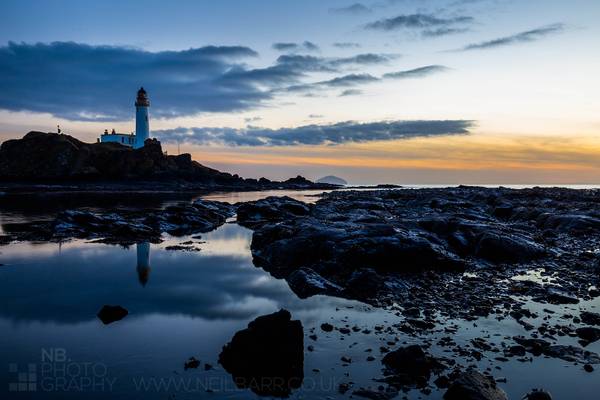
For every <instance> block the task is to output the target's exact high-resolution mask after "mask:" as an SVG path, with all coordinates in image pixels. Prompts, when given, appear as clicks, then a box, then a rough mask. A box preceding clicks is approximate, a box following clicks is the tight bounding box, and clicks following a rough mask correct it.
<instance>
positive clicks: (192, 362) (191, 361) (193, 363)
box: [183, 357, 200, 371]
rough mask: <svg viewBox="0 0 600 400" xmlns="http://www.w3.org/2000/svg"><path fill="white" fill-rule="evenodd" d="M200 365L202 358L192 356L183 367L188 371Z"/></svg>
mask: <svg viewBox="0 0 600 400" xmlns="http://www.w3.org/2000/svg"><path fill="white" fill-rule="evenodd" d="M199 366H200V360H198V359H196V358H195V357H190V358H189V359H188V360H187V361H186V362H185V364H184V365H183V369H184V370H186V371H187V370H188V369H196V368H198V367H199Z"/></svg>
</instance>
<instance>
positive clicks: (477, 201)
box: [238, 187, 600, 316]
mask: <svg viewBox="0 0 600 400" xmlns="http://www.w3.org/2000/svg"><path fill="white" fill-rule="evenodd" d="M599 205H600V192H599V191H595V190H579V191H578V190H569V189H559V188H549V189H541V188H535V189H524V190H512V189H504V188H499V189H487V188H478V187H458V188H445V189H419V190H413V189H409V190H404V189H400V190H374V191H344V192H332V193H327V194H324V195H323V197H322V199H321V200H319V201H318V202H317V203H316V204H312V205H308V204H303V203H301V202H298V201H296V200H293V199H289V198H273V197H271V198H268V199H264V200H259V201H257V202H252V203H245V204H242V205H239V206H238V221H239V223H240V224H242V225H245V226H248V227H250V228H252V229H254V231H255V232H254V235H253V238H252V246H251V248H252V254H253V257H254V262H255V264H256V265H257V266H260V267H262V268H264V269H265V270H267V271H269V272H270V273H271V274H272V275H273V276H275V277H277V278H283V279H286V280H287V281H288V282H289V284H290V287H291V288H292V290H293V291H294V292H296V294H298V295H299V296H300V297H306V296H310V295H315V294H329V295H334V296H341V297H348V298H352V299H358V300H362V301H366V302H369V303H371V304H382V302H384V303H385V302H386V301H387V302H391V301H398V300H400V301H402V302H406V303H408V302H410V297H411V296H412V295H411V293H410V292H411V291H412V292H415V294H416V291H417V290H421V291H422V292H421V293H422V296H423V295H424V296H427V299H424V298H422V296H421V300H422V301H424V300H428V301H433V302H435V303H437V304H440V303H442V304H443V302H449V301H450V299H451V298H452V297H453V296H454V295H455V294H458V297H457V302H458V301H459V300H460V303H461V304H464V305H467V306H469V307H473V308H474V309H473V310H471V315H472V316H483V315H487V314H489V312H490V311H491V309H492V304H493V303H494V302H496V301H500V300H501V299H502V298H503V297H505V295H508V294H509V291H520V292H521V293H520V294H525V295H529V296H531V297H533V298H534V300H535V301H538V302H547V303H551V304H577V303H578V302H579V299H580V298H581V297H584V296H586V295H588V293H585V292H584V290H585V286H584V285H583V283H584V282H583V280H587V283H589V285H588V286H587V287H590V286H592V285H593V282H591V281H590V280H589V277H590V276H591V275H592V274H593V273H594V271H595V269H596V268H597V267H598V265H599V264H598V262H599V261H598V260H600V256H598V255H594V254H593V253H590V252H589V251H587V249H594V248H597V245H598V244H600V224H598V223H597V222H598V221H600V211H598V210H600V207H598V206H599ZM533 267H537V268H548V269H549V270H550V269H552V271H556V270H558V269H564V271H568V272H567V274H568V275H569V277H568V279H561V282H562V283H564V285H556V286H544V285H540V284H538V283H536V282H520V281H515V282H514V283H513V282H510V281H509V282H508V284H507V283H506V282H503V283H501V284H500V286H498V285H496V286H492V285H491V283H490V284H489V285H488V284H486V281H490V279H487V278H488V277H491V281H494V280H495V278H496V277H497V278H500V276H502V275H504V278H506V272H503V271H508V270H511V269H515V268H521V269H522V268H526V269H530V268H533ZM464 271H472V272H475V273H476V274H479V275H481V277H469V278H468V279H469V280H470V283H472V285H458V284H457V282H456V281H453V282H448V279H451V278H448V277H451V276H452V275H451V274H453V273H460V272H464ZM415 273H418V274H423V273H425V274H426V277H425V279H424V277H423V275H419V276H418V278H413V277H414V276H415ZM576 274H578V279H576V280H579V284H578V283H575V282H573V283H572V284H570V283H569V280H571V281H572V279H573V276H572V275H576ZM582 274H587V275H582ZM565 277H566V276H565ZM442 281H443V282H442ZM449 283H450V284H449ZM497 283H498V282H496V284H497ZM438 285H439V286H440V287H437V286H438ZM415 286H416V287H415ZM459 286H460V287H459ZM509 286H511V287H509ZM484 287H485V290H484ZM440 288H442V290H443V292H437V291H435V289H440ZM459 289H460V293H455V291H457V292H458V291H459ZM449 291H452V292H451V293H450V292H449ZM423 292H425V293H424V294H423ZM486 292H487V293H486ZM589 294H592V293H591V292H590V293H589ZM595 295H597V294H595ZM478 296H479V298H481V296H483V297H484V298H485V297H493V298H495V300H493V301H492V302H487V301H479V300H478V299H477V297H478ZM450 312H452V313H455V312H454V311H451V310H450ZM466 312H467V310H465V313H466Z"/></svg>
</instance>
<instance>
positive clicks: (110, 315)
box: [98, 305, 129, 325]
mask: <svg viewBox="0 0 600 400" xmlns="http://www.w3.org/2000/svg"><path fill="white" fill-rule="evenodd" d="M127 314H129V311H127V310H126V309H125V308H123V307H121V306H111V305H104V306H103V307H102V308H101V309H100V311H99V312H98V318H99V319H100V321H102V323H103V324H104V325H108V324H110V323H113V322H116V321H120V320H122V319H123V318H125V317H126V316H127Z"/></svg>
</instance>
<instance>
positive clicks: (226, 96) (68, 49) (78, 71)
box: [0, 42, 397, 121]
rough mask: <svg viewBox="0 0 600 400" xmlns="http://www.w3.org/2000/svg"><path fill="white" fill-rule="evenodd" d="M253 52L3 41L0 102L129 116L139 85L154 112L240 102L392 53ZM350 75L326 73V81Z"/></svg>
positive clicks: (70, 113) (84, 114)
mask: <svg viewBox="0 0 600 400" xmlns="http://www.w3.org/2000/svg"><path fill="white" fill-rule="evenodd" d="M302 46H303V47H304V48H307V47H311V46H316V45H314V44H312V43H310V42H304V43H303V44H302ZM255 56H257V53H256V52H255V51H254V50H252V49H250V48H248V47H243V46H206V47H201V48H193V49H189V50H184V51H161V52H148V51H144V50H140V49H136V48H130V47H117V46H91V45H86V44H80V43H72V42H56V43H49V44H42V43H38V44H26V43H9V44H8V45H6V46H4V47H0V88H2V90H0V109H5V110H10V111H31V112H40V113H50V114H52V115H54V116H56V117H60V118H65V119H69V120H79V121H117V120H126V119H129V118H130V117H131V107H132V99H131V96H132V95H131V94H132V93H135V91H136V90H137V89H138V88H139V87H140V86H142V85H144V86H146V88H147V89H148V90H149V92H150V95H151V97H152V115H153V116H155V117H162V118H173V117H180V116H187V115H194V114H198V113H201V112H230V111H240V110H248V109H252V108H256V107H259V106H261V105H263V104H264V103H265V102H266V101H268V100H271V99H272V98H273V96H274V95H275V94H276V93H279V92H280V91H281V90H282V89H284V88H287V87H288V86H290V85H297V84H301V81H302V79H304V78H305V77H307V75H308V74H310V73H316V72H326V73H337V72H341V71H342V70H343V69H345V68H353V67H359V66H360V67H364V66H369V65H377V64H385V63H388V62H389V61H390V60H392V59H394V58H396V57H397V56H396V55H390V54H374V53H365V54H357V55H355V56H352V57H344V58H326V57H316V56H311V55H300V54H284V55H282V56H280V57H279V58H278V59H277V60H276V62H275V63H274V64H273V65H271V66H267V67H264V68H254V69H249V68H248V67H247V65H246V63H245V61H246V60H247V59H248V58H251V57H255ZM350 80H351V79H350V78H346V79H341V78H334V79H333V80H332V83H331V85H336V84H338V83H339V84H343V82H349V81H350ZM127 94H129V95H127Z"/></svg>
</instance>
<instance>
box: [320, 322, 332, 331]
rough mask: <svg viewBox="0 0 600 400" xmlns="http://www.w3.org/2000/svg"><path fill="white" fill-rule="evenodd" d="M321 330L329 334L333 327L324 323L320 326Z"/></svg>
mask: <svg viewBox="0 0 600 400" xmlns="http://www.w3.org/2000/svg"><path fill="white" fill-rule="evenodd" d="M321 329H322V330H323V331H324V332H331V331H332V330H333V325H331V324H329V323H327V322H325V323H323V324H321Z"/></svg>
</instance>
